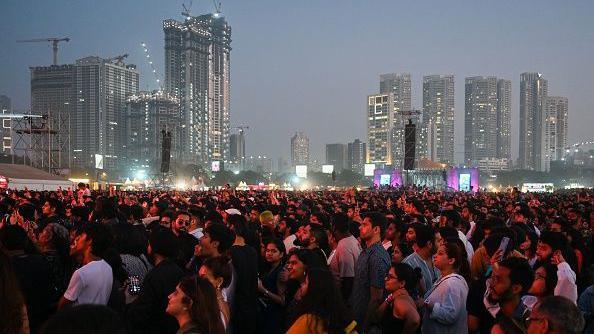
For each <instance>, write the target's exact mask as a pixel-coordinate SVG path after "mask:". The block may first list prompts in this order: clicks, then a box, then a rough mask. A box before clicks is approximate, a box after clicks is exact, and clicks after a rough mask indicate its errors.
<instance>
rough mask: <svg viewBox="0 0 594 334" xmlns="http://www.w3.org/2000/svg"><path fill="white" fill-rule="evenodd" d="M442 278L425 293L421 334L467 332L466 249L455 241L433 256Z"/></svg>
mask: <svg viewBox="0 0 594 334" xmlns="http://www.w3.org/2000/svg"><path fill="white" fill-rule="evenodd" d="M433 264H434V265H435V267H436V268H437V269H438V270H439V271H440V273H441V278H440V279H439V280H437V282H435V284H433V287H432V288H431V289H430V290H429V291H427V293H426V294H425V312H424V313H423V325H422V328H421V331H422V332H423V333H465V332H467V331H468V321H467V318H468V315H467V312H466V298H467V297H468V284H467V283H466V279H465V278H464V276H465V274H467V273H468V271H469V270H468V267H469V265H468V257H467V255H466V250H465V249H464V247H463V246H462V245H460V243H458V242H445V243H444V244H442V245H441V246H439V248H438V250H437V253H436V254H435V255H434V256H433Z"/></svg>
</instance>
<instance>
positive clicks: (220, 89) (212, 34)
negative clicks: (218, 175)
mask: <svg viewBox="0 0 594 334" xmlns="http://www.w3.org/2000/svg"><path fill="white" fill-rule="evenodd" d="M163 31H164V34H165V89H166V91H168V92H170V93H172V94H174V95H175V96H177V97H178V98H179V99H180V101H181V116H182V127H181V130H182V145H181V146H182V149H183V154H182V160H183V162H185V163H199V164H203V165H204V164H208V162H209V161H213V160H227V159H228V158H229V134H230V122H229V121H230V76H229V70H230V52H231V27H230V26H229V24H228V23H227V21H226V20H225V18H224V17H223V16H222V15H221V14H220V13H215V14H205V15H200V16H188V17H187V18H186V20H184V21H183V22H179V21H176V20H172V19H169V20H165V21H163Z"/></svg>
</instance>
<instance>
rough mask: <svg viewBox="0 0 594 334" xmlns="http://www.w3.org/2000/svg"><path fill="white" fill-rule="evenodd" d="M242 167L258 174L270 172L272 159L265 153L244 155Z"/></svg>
mask: <svg viewBox="0 0 594 334" xmlns="http://www.w3.org/2000/svg"><path fill="white" fill-rule="evenodd" d="M243 169H244V170H251V171H254V172H257V173H260V174H270V173H272V159H271V158H268V157H267V156H265V155H257V156H249V157H245V159H244V168H243Z"/></svg>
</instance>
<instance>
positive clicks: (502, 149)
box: [496, 79, 512, 167]
mask: <svg viewBox="0 0 594 334" xmlns="http://www.w3.org/2000/svg"><path fill="white" fill-rule="evenodd" d="M511 95H512V94H511V81H510V80H504V79H499V80H497V154H496V157H497V158H499V159H507V161H508V164H509V166H510V167H511V161H512V159H511V106H512V101H511Z"/></svg>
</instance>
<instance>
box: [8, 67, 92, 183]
mask: <svg viewBox="0 0 594 334" xmlns="http://www.w3.org/2000/svg"><path fill="white" fill-rule="evenodd" d="M76 69H77V68H76V66H75V65H72V64H68V65H57V66H56V65H53V66H37V67H30V68H29V71H30V73H31V114H33V115H47V117H48V119H47V121H46V122H45V124H53V125H56V126H61V129H60V130H61V131H60V132H59V134H60V138H59V139H60V140H57V141H53V142H52V144H51V149H50V150H48V152H51V154H52V155H53V154H54V153H59V154H58V155H59V157H57V159H55V163H52V166H50V169H52V168H51V167H56V168H57V169H59V168H69V167H71V166H75V165H76V163H77V160H76V159H77V158H80V156H77V153H78V152H76V151H75V150H74V149H75V146H74V141H75V140H76V139H77V135H78V136H80V137H82V136H84V137H89V136H91V135H92V134H91V133H90V130H89V129H87V130H86V131H85V132H76V127H77V125H78V124H77V123H76V118H75V116H76V111H77V108H78V105H79V103H80V104H83V103H84V101H82V102H81V101H79V100H78V99H77V93H78V91H81V90H83V89H87V90H89V89H91V88H92V89H95V90H98V89H99V87H95V86H93V87H90V86H85V87H83V86H81V87H80V88H79V89H77V74H76V73H77V72H76ZM81 98H82V97H81ZM87 102H88V101H87ZM15 121H16V120H13V125H15V126H16V124H14V122H15ZM92 129H93V131H92V132H93V133H95V132H96V129H95V128H92ZM36 136H41V134H37V135H36ZM17 139H18V138H17ZM29 143H31V142H30V141H29ZM17 146H19V147H18V148H19V149H21V148H22V149H23V151H25V146H28V145H26V143H25V144H24V145H23V143H16V142H15V143H13V148H17ZM31 153H33V152H29V153H25V154H27V155H28V154H31ZM33 155H36V154H34V153H33ZM31 156H32V155H30V157H31ZM37 158H38V159H37ZM34 160H42V161H47V160H53V159H50V158H49V157H47V156H39V157H36V159H34ZM86 160H89V158H86ZM33 164H34V165H36V167H38V168H41V167H42V166H41V165H39V164H37V163H35V162H33ZM43 167H46V166H43ZM44 169H45V168H44ZM54 171H55V170H54Z"/></svg>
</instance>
